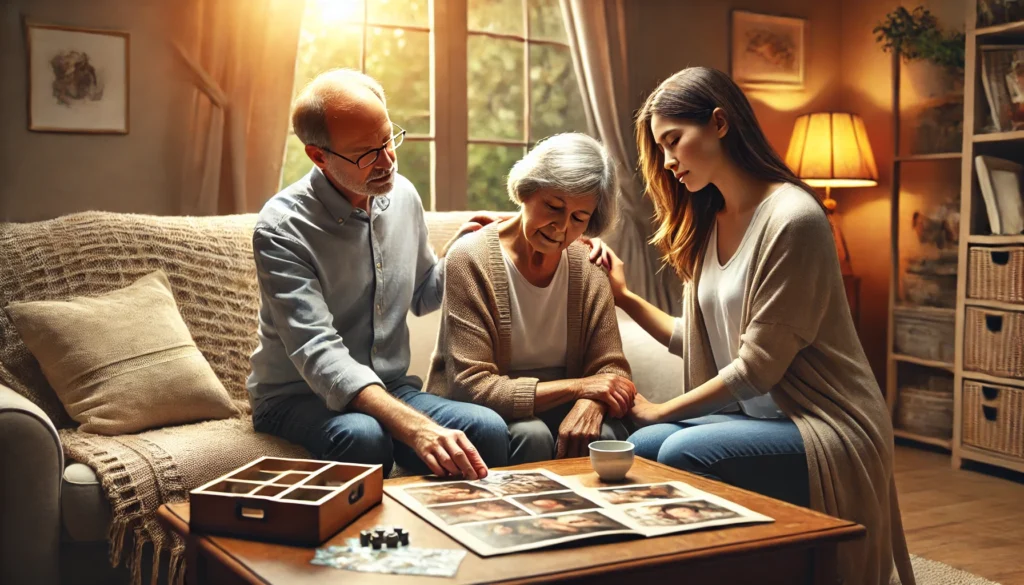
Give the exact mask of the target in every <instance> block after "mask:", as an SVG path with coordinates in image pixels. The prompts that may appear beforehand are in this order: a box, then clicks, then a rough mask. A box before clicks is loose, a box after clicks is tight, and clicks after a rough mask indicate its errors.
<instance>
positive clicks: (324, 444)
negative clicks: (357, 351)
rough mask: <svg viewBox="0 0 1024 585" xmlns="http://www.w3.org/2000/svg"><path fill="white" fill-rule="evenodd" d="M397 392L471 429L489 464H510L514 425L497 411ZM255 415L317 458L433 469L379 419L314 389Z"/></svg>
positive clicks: (259, 426)
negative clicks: (333, 404) (329, 401)
mask: <svg viewBox="0 0 1024 585" xmlns="http://www.w3.org/2000/svg"><path fill="white" fill-rule="evenodd" d="M391 395H392V396H394V397H395V398H397V399H399V400H401V401H402V402H404V403H406V404H408V405H409V406H411V407H413V408H415V409H416V410H418V411H420V412H422V413H423V414H425V415H427V416H428V417H430V418H431V419H433V420H434V421H435V422H436V423H437V424H439V425H441V426H443V427H447V428H449V429H459V430H461V431H462V432H464V433H466V436H467V437H468V438H469V440H470V441H471V442H472V443H473V446H474V447H476V449H477V451H479V452H480V456H481V457H483V459H484V462H485V463H486V464H487V466H488V467H501V466H504V465H508V452H509V446H508V445H509V435H508V427H507V426H505V421H504V420H502V418H501V417H500V416H498V414H497V413H496V412H494V411H493V410H491V409H489V408H485V407H483V406H478V405H476V404H469V403H466V402H456V401H453V400H447V399H445V398H441V397H440V396H434V395H433V394H428V393H426V392H421V391H420V390H418V389H416V388H414V387H412V386H402V387H400V388H397V389H396V390H395V391H394V392H392V393H391ZM252 418H253V426H254V427H255V429H256V430H257V431H258V432H261V433H268V434H271V435H276V436H278V437H281V438H283V439H287V440H288V441H291V442H293V443H296V444H299V445H302V446H303V447H305V448H306V450H307V451H309V452H310V454H311V455H312V456H313V457H315V458H317V459H324V460H330V461H344V462H346V463H368V464H373V463H379V464H381V465H383V466H384V477H385V478H387V477H388V475H389V474H390V473H391V466H392V463H393V462H397V463H398V464H399V465H401V466H402V468H404V469H406V470H408V471H410V472H412V473H416V474H429V473H431V471H430V469H429V468H428V467H427V466H426V464H425V463H423V461H421V460H420V458H419V457H418V456H417V455H416V452H415V451H413V450H412V448H411V447H409V446H408V445H405V444H403V443H400V442H399V441H395V440H393V439H392V438H391V435H389V434H388V432H387V431H386V430H384V428H383V427H382V426H380V423H379V422H377V420H376V419H375V418H373V417H371V416H369V415H366V414H362V413H359V412H344V413H339V412H335V411H333V410H330V409H328V408H327V406H326V405H325V404H324V401H323V399H321V398H320V397H319V396H317V395H315V394H313V392H312V391H311V392H310V393H309V394H299V395H294V396H284V397H281V398H280V399H277V400H269V401H266V402H264V403H262V404H260V407H259V408H258V409H257V410H256V411H255V412H253V416H252Z"/></svg>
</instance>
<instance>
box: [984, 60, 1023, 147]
mask: <svg viewBox="0 0 1024 585" xmlns="http://www.w3.org/2000/svg"><path fill="white" fill-rule="evenodd" d="M979 49H980V50H981V84H982V87H983V88H984V89H985V98H986V100H987V101H988V109H989V113H990V114H991V115H992V130H994V131H996V132H1009V131H1011V130H1018V129H1020V128H1022V127H1024V46H1022V45H983V46H981V47H979Z"/></svg>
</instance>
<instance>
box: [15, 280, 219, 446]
mask: <svg viewBox="0 0 1024 585" xmlns="http://www.w3.org/2000/svg"><path fill="white" fill-rule="evenodd" d="M7 312H8V314H9V315H10V316H11V319H12V320H13V321H14V324H15V326H16V327H17V328H18V333H20V334H21V338H22V340H24V342H25V345H26V346H27V347H28V349H29V351H31V352H32V355H34V356H35V358H36V359H37V360H38V361H39V365H40V366H41V367H42V370H43V374H45V375H46V379H47V380H48V381H49V382H50V385H51V386H53V389H54V390H55V391H56V392H57V397H58V398H60V401H61V402H62V403H63V404H64V408H65V409H67V411H68V414H70V415H71V418H73V419H74V420H75V421H77V422H78V423H80V425H81V426H80V427H79V429H81V430H82V431H86V432H90V433H98V434H101V435H120V434H127V433H136V432H139V431H142V430H145V429H151V428H154V427H161V426H167V425H175V424H181V423H187V422H193V421H200V420H207V419H221V418H229V417H232V416H235V415H236V414H238V410H237V409H236V408H235V407H234V405H232V404H231V399H230V397H229V396H228V393H227V390H225V389H224V385H223V384H221V382H220V380H218V379H217V375H216V374H214V372H213V369H212V368H210V364H209V363H207V361H206V358H204V357H203V354H201V353H200V352H199V349H198V348H197V347H196V344H195V342H194V341H192V335H191V334H189V331H188V327H187V326H186V325H185V322H184V321H183V320H182V318H181V315H180V314H179V313H178V306H177V304H176V303H175V302H174V296H173V295H172V294H171V284H170V282H168V280H167V275H165V274H164V273H163V271H161V270H158V271H156V272H153V273H151V274H149V275H147V276H144V277H142V278H140V279H139V280H138V281H136V282H135V283H134V284H132V285H130V286H128V287H125V288H123V289H119V290H115V291H113V292H110V293H107V294H104V295H101V296H98V297H76V298H73V299H71V300H68V301H32V302H15V303H11V304H10V305H8V306H7Z"/></svg>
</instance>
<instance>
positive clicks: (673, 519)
mask: <svg viewBox="0 0 1024 585" xmlns="http://www.w3.org/2000/svg"><path fill="white" fill-rule="evenodd" d="M623 511H624V512H625V514H626V516H629V518H630V519H631V520H633V521H635V522H636V523H637V524H638V525H639V526H685V525H687V524H697V523H698V522H708V521H710V520H722V519H725V518H739V517H740V515H739V514H737V513H736V512H733V511H732V510H730V509H728V508H723V507H722V506H719V505H718V504H713V503H711V502H709V501H707V500H690V501H687V502H669V503H667V504H653V505H648V506H637V507H635V508H626V509H625V510H623Z"/></svg>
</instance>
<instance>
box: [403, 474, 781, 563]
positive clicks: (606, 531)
mask: <svg viewBox="0 0 1024 585" xmlns="http://www.w3.org/2000/svg"><path fill="white" fill-rule="evenodd" d="M384 491H385V492H386V493H387V494H388V495H389V496H391V497H392V498H394V499H396V500H398V501H399V502H400V503H402V504H403V505H404V506H406V507H407V508H409V509H410V510H411V511H413V512H414V513H415V514H417V515H418V516H420V517H422V518H424V519H425V520H427V521H428V522H430V523H431V524H433V525H434V526H436V527H437V528H438V529H440V530H442V531H444V532H445V533H446V534H448V535H449V536H451V537H452V538H454V539H455V540H457V541H459V542H460V543H461V544H462V545H463V546H465V547H466V548H468V549H470V550H472V551H473V552H475V553H476V554H478V555H480V556H484V557H487V556H494V555H501V554H507V553H513V552H519V551H525V550H531V549H538V548H544V547H548V546H553V545H556V544H561V543H565V542H571V541H575V540H583V539H590V538H596V537H600V536H608V535H617V534H618V535H622V534H625V535H636V536H645V537H649V536H660V535H664V534H673V533H677V532H685V531H691V530H701V529H707V528H712V527H719V526H727V525H735V524H751V523H758V522H772V521H773V520H772V519H771V518H769V517H767V516H764V515H762V514H758V513H756V512H753V511H751V510H748V509H747V508H744V507H743V506H740V505H738V504H735V503H733V502H730V501H728V500H725V499H723V498H720V497H718V496H715V495H713V494H709V493H707V492H703V491H701V490H698V489H696V488H694V487H692V486H690V485H688V484H686V483H682V482H677V481H672V482H660V483H652V484H642V485H637V484H630V485H623V486H612V487H601V488H584V487H580V486H578V485H574V484H573V483H572V482H568V481H566V480H565V479H564V478H562V477H560V476H558V475H557V474H554V473H551V472H549V471H547V470H543V469H537V470H529V471H508V472H491V474H490V475H488V476H487V477H486V478H484V479H482V480H476V481H450V482H431V483H421V484H412V485H405V486H393V487H386V488H384Z"/></svg>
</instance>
